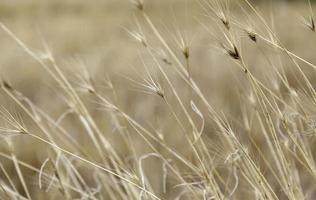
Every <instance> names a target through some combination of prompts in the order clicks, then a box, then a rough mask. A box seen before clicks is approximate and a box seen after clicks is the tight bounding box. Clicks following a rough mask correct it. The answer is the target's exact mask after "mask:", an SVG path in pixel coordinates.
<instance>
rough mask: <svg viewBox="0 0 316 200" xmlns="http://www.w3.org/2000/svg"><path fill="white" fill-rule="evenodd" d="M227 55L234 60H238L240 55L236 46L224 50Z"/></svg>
mask: <svg viewBox="0 0 316 200" xmlns="http://www.w3.org/2000/svg"><path fill="white" fill-rule="evenodd" d="M226 51H227V54H228V55H229V56H230V57H232V58H233V59H235V60H240V54H239V51H238V49H237V47H236V46H234V48H233V50H232V49H226Z"/></svg>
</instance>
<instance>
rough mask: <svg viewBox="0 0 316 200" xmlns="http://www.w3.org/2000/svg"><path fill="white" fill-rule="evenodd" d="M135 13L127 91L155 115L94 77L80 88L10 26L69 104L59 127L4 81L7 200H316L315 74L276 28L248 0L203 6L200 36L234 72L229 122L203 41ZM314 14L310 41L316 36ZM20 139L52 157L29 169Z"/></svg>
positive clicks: (203, 2)
mask: <svg viewBox="0 0 316 200" xmlns="http://www.w3.org/2000/svg"><path fill="white" fill-rule="evenodd" d="M132 3H133V5H134V6H135V12H136V14H135V16H136V17H135V19H136V20H135V22H136V23H135V26H134V27H133V28H131V29H130V28H124V30H125V31H126V33H127V34H129V35H130V36H131V38H133V39H134V40H136V41H137V42H139V44H140V48H141V49H142V53H141V55H140V56H139V59H140V60H141V67H135V73H136V74H137V78H131V77H128V78H126V77H125V78H126V79H127V80H128V81H127V84H125V85H124V86H123V87H124V88H131V87H133V88H134V89H136V90H137V91H136V92H139V91H140V92H142V93H145V94H141V95H147V96H150V98H147V99H146V100H145V102H147V104H146V105H145V103H144V101H143V102H141V103H139V104H141V105H135V103H134V104H131V105H127V106H126V105H121V104H122V101H121V100H120V99H119V98H120V94H119V93H120V91H119V89H117V87H116V85H115V84H114V83H113V81H112V79H111V78H106V81H104V82H101V83H96V81H95V80H94V77H92V76H91V75H90V74H89V70H87V69H85V68H81V69H80V70H78V71H76V72H75V76H69V75H68V74H67V73H65V71H64V70H63V68H62V67H60V64H59V62H58V61H56V59H55V57H54V55H53V53H52V52H51V50H50V48H49V46H48V45H47V44H46V43H45V42H43V50H42V52H41V53H38V52H35V51H34V50H32V48H30V47H28V46H27V45H26V44H25V43H24V42H23V41H21V40H20V39H19V37H17V36H16V35H15V34H14V33H13V32H12V31H11V30H10V29H9V28H8V27H7V26H6V25H4V24H1V29H2V30H3V31H4V32H5V33H6V34H7V35H8V36H10V37H11V38H12V39H13V40H14V41H15V42H16V43H17V44H18V45H19V46H20V48H22V49H23V50H24V51H25V52H26V53H27V54H28V55H29V56H30V57H31V58H33V59H34V60H35V61H36V62H37V63H38V64H39V66H41V67H42V68H43V69H44V71H45V72H46V73H48V74H49V76H50V77H51V78H52V79H53V80H54V82H55V84H56V85H57V86H56V88H58V90H57V92H58V95H59V97H60V98H61V99H62V100H63V102H64V104H63V105H61V108H62V112H61V113H59V115H58V116H57V117H56V116H51V114H50V113H49V112H47V110H45V109H43V108H42V107H40V106H38V105H36V103H34V102H33V101H32V99H30V98H29V97H27V95H25V94H24V93H23V91H19V90H18V89H16V88H15V86H14V84H11V83H10V82H8V81H7V80H6V78H5V76H4V75H3V76H2V77H1V78H2V79H1V93H2V94H1V95H2V96H1V97H2V98H6V99H7V101H10V105H11V106H10V108H11V107H13V108H14V109H9V108H8V107H6V106H2V107H1V112H0V114H1V126H0V133H1V138H2V140H1V142H2V143H1V144H2V146H3V147H4V148H3V149H1V152H0V156H1V160H0V161H1V163H0V171H1V179H0V195H1V199H177V200H182V199H204V200H211V199H216V200H224V199H225V200H228V199H256V200H273V199H291V200H300V199H314V198H315V197H316V194H315V192H316V191H315V190H316V183H315V178H316V164H315V161H314V153H313V151H314V150H315V148H314V147H313V145H314V139H313V138H314V134H316V133H315V121H314V120H315V117H314V113H315V111H316V110H315V105H316V92H315V88H314V86H313V84H314V83H313V80H312V78H313V76H312V75H311V73H313V70H315V68H316V66H315V65H314V64H312V63H311V62H309V61H308V60H306V59H304V58H302V57H300V56H299V55H298V54H296V53H293V52H291V51H290V50H289V49H287V47H286V45H284V44H283V42H282V38H280V37H279V35H278V34H277V31H276V30H275V24H277V22H273V16H272V17H271V19H270V18H269V20H267V19H266V17H265V16H264V15H262V14H261V12H260V11H259V10H258V9H257V8H255V7H254V5H253V4H251V2H250V1H248V0H240V1H230V2H229V1H225V0H200V1H198V3H199V4H200V7H201V13H202V15H199V16H198V20H197V24H198V26H199V27H201V30H202V31H204V32H205V35H207V39H209V40H210V45H209V47H210V48H211V51H212V53H214V52H215V53H218V56H220V58H221V61H222V62H225V63H227V65H229V67H228V70H231V72H233V73H232V74H233V75H231V76H232V77H233V78H231V80H230V84H229V86H226V87H230V88H232V89H228V90H229V91H231V94H228V96H226V97H225V98H228V99H229V101H227V100H225V99H222V101H223V102H228V103H230V104H234V106H233V107H234V110H233V109H232V110H230V108H231V107H232V106H229V105H227V107H228V108H227V111H226V112H225V111H223V110H222V109H217V108H216V107H215V106H214V102H213V101H212V99H214V98H216V97H214V96H212V95H209V92H208V90H209V87H208V84H210V80H209V78H208V77H212V76H213V75H214V74H213V75H212V76H211V75H208V76H207V75H203V74H202V73H198V72H197V70H198V69H200V68H199V67H198V66H195V65H194V63H195V62H194V59H197V58H194V57H195V56H197V57H198V55H197V54H196V53H194V51H197V50H196V49H192V46H193V45H194V44H193V43H194V42H195V41H200V42H201V41H202V40H198V39H195V40H192V38H190V37H189V36H188V34H186V31H182V30H181V29H177V30H176V31H175V33H169V32H165V31H163V28H161V29H160V28H158V26H157V25H156V23H154V22H153V20H152V18H151V16H150V12H149V11H148V10H147V7H146V5H147V3H149V1H148V2H144V1H142V0H133V1H132ZM306 5H307V6H306V10H308V12H306V13H308V14H307V16H305V17H306V18H305V19H304V21H303V22H304V23H302V24H303V25H304V26H305V28H302V31H311V32H315V24H314V17H313V12H312V5H311V4H310V3H307V4H306ZM187 9H188V8H187ZM205 21H211V22H212V23H210V24H211V25H210V24H209V23H207V22H205ZM280 23H281V22H280ZM302 27H303V26H302ZM195 37H200V35H196V36H195ZM201 37H202V36H201ZM173 44H175V45H173ZM201 48H202V47H201ZM249 49H250V50H249ZM253 49H256V51H255V52H251V51H254V50H253ZM208 53H209V52H208ZM251 59H252V60H256V62H252V64H251V66H250V64H249V63H250V61H249V60H251ZM148 60H150V61H148ZM227 61H228V62H227ZM259 61H260V62H261V64H259ZM148 63H150V64H148ZM262 63H264V64H262ZM217 64H218V63H212V65H217ZM256 64H258V65H256ZM219 65H220V64H219ZM207 66H208V65H207ZM230 68H233V69H230ZM258 68H263V69H258ZM219 72H220V71H214V72H212V73H219ZM215 76H216V74H215ZM204 78H206V79H207V80H201V79H204ZM226 78H227V77H226ZM234 78H235V79H234ZM204 83H206V84H204ZM100 85H101V86H100ZM217 87H220V86H219V85H217ZM104 88H106V92H105V91H104V90H105V89H104ZM222 89H225V90H226V89H227V88H224V87H222ZM129 95H131V96H133V95H134V94H129ZM128 98H133V97H129V96H128ZM143 98H145V97H143ZM149 101H150V103H148V102H149ZM91 102H92V103H91ZM50 103H54V102H50ZM12 105H14V106H12ZM130 106H135V107H136V108H135V109H127V108H128V107H130ZM151 107H154V108H151ZM126 110H127V111H126ZM146 110H150V112H151V115H150V116H151V117H148V116H147V115H148V114H147V111H146ZM132 111H133V112H132ZM139 116H142V117H139ZM144 116H145V117H144ZM146 116H147V117H146ZM103 118H104V119H103ZM156 118H159V119H156ZM149 119H150V120H159V122H160V123H156V122H153V121H149ZM104 120H105V121H106V120H111V121H112V122H113V124H114V125H112V126H110V125H108V124H107V125H104V124H103V123H104V122H103V121H104ZM65 121H67V123H66V122H65ZM113 127H114V128H113ZM78 131H80V132H82V133H83V136H80V137H79V136H78V135H76V134H75V132H78ZM113 132H115V134H114V135H113V134H111V133H113ZM17 137H18V138H21V137H23V140H24V141H26V140H32V141H33V142H34V143H41V144H44V145H42V146H41V149H37V150H36V151H40V152H43V154H44V155H45V158H44V159H43V160H41V161H40V162H41V164H40V165H37V166H33V165H32V164H30V163H28V162H27V161H28V160H27V159H19V158H18V155H17V151H24V150H25V149H27V148H29V147H28V146H27V145H21V144H20V145H17V144H16V142H15V140H16V138H17ZM118 141H119V142H118ZM29 144H30V143H29ZM43 148H44V149H43ZM29 174H32V176H31V177H29V176H30V175H29ZM34 177H35V178H34Z"/></svg>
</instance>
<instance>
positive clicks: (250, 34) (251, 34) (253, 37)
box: [246, 30, 257, 42]
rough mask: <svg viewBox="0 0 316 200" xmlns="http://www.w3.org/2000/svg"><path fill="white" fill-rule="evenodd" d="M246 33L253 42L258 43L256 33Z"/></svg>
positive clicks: (248, 31)
mask: <svg viewBox="0 0 316 200" xmlns="http://www.w3.org/2000/svg"><path fill="white" fill-rule="evenodd" d="M246 33H247V35H248V37H249V38H250V39H251V40H252V41H254V42H257V34H256V33H255V32H253V31H250V30H246Z"/></svg>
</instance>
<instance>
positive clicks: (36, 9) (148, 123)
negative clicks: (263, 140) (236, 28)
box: [0, 0, 316, 199]
mask: <svg viewBox="0 0 316 200" xmlns="http://www.w3.org/2000/svg"><path fill="white" fill-rule="evenodd" d="M266 2H269V3H266ZM255 5H256V6H257V7H259V8H260V10H261V11H262V13H263V14H264V16H265V17H266V19H269V22H270V23H271V25H272V26H273V27H274V28H275V31H276V33H277V34H278V35H279V36H280V38H281V40H282V42H283V44H284V45H285V46H286V47H287V48H288V49H289V50H290V51H292V52H294V53H296V54H298V55H299V56H301V57H303V58H305V59H306V60H308V61H310V62H312V63H316V56H315V51H316V45H315V44H316V37H315V33H313V32H311V31H309V30H308V29H307V28H306V27H305V26H304V25H303V23H302V22H301V21H300V20H301V18H300V17H308V16H305V14H306V13H307V11H308V7H307V4H306V2H305V1H295V2H288V1H264V2H263V1H261V2H260V1H258V2H256V3H255ZM188 8H189V9H188ZM146 9H147V10H148V13H149V16H150V17H151V18H152V19H153V21H154V22H155V24H156V25H157V27H158V29H159V30H160V31H161V33H162V34H163V35H164V36H165V38H167V40H168V42H169V44H170V45H171V47H172V48H173V49H174V50H175V51H176V52H178V53H177V55H179V57H181V53H180V51H179V49H177V48H178V47H177V45H176V43H175V41H174V40H173V39H172V38H173V37H171V36H170V35H172V34H174V33H175V32H176V31H178V30H180V31H182V32H186V33H187V34H188V35H189V38H192V46H191V48H190V52H191V57H192V60H191V61H190V62H191V64H190V65H191V66H192V77H193V78H194V79H195V80H196V82H197V83H198V85H199V86H200V88H202V89H201V90H202V91H203V92H204V94H205V95H206V97H207V99H208V100H209V102H210V103H211V104H212V105H213V106H214V108H215V109H216V110H217V111H219V112H222V113H224V114H226V115H227V116H228V118H229V119H230V120H231V121H234V120H236V119H237V121H238V120H240V121H242V119H241V114H240V109H241V106H240V104H241V101H246V100H247V97H248V96H249V95H250V94H249V93H247V90H244V91H241V89H240V88H247V87H248V86H247V84H246V79H245V78H244V77H243V73H242V72H240V70H239V69H238V68H237V67H235V63H234V62H232V61H231V60H230V59H229V58H228V57H226V56H225V55H222V53H221V52H218V51H216V49H215V50H214V48H213V44H214V39H213V38H212V36H211V35H210V34H209V33H208V32H207V30H205V28H204V27H203V26H201V24H202V23H203V24H206V25H207V26H209V27H216V26H215V25H214V23H215V22H214V21H212V20H208V19H207V18H205V17H204V16H203V11H202V9H201V7H200V5H199V4H198V3H197V1H194V0H192V1H189V0H188V1H186V0H173V1H170V0H148V1H146ZM233 10H234V8H233ZM232 12H234V11H232ZM234 14H235V16H241V17H243V13H238V12H237V13H234ZM138 18H139V16H138V14H137V12H135V9H134V8H133V6H132V5H131V4H130V2H129V1H128V0H103V1H101V0H89V1H85V0H68V1H64V0H44V1H43V0H25V1H21V0H2V1H0V21H1V22H3V23H4V24H5V25H6V26H7V27H8V28H9V29H10V30H11V31H12V32H13V33H14V34H15V35H16V36H17V37H19V38H20V39H21V40H22V41H23V42H25V43H26V44H27V45H28V46H29V47H30V48H31V49H32V50H34V51H35V52H38V54H39V55H40V54H41V53H42V49H43V46H42V41H45V42H47V44H48V45H49V47H50V48H51V50H52V52H53V54H54V56H55V59H56V61H57V63H58V64H59V65H60V66H61V68H62V69H63V70H64V71H65V72H66V74H67V75H69V77H70V79H71V77H74V76H75V74H76V71H78V70H81V68H80V67H81V66H82V65H85V67H86V68H87V69H88V71H89V73H90V74H91V76H92V77H93V78H94V82H95V83H96V86H97V87H99V88H100V90H102V93H103V94H104V95H106V96H109V97H110V99H114V97H113V94H112V91H111V89H109V86H108V85H107V84H106V83H107V82H106V81H107V80H111V81H112V82H113V86H114V88H115V91H116V92H117V95H118V98H117V99H118V105H120V108H121V109H122V110H124V111H125V112H127V113H129V114H131V115H132V116H133V117H134V118H135V119H136V120H137V121H138V122H139V123H141V124H143V125H144V126H145V127H148V128H149V129H153V130H158V131H157V132H161V133H162V134H164V138H165V140H166V142H167V143H168V144H170V145H172V146H173V147H174V148H175V149H178V150H179V151H180V152H182V154H183V155H185V154H186V153H187V152H186V149H185V143H184V142H183V140H182V138H181V137H182V136H181V134H180V133H179V132H180V130H179V127H175V126H174V122H173V121H172V120H166V119H171V118H172V117H171V114H170V113H168V111H167V109H166V108H164V107H163V106H162V102H161V101H160V100H157V99H156V98H155V97H153V96H150V95H146V94H143V93H142V92H139V91H138V90H137V89H135V87H134V86H133V82H131V81H130V80H129V78H132V79H135V80H137V78H138V77H137V72H135V69H136V71H143V69H144V68H143V66H142V60H144V62H146V63H148V65H149V66H152V65H154V64H153V62H152V61H151V57H150V55H148V54H147V52H146V50H144V49H143V48H142V46H141V45H140V44H138V43H137V42H135V41H134V40H133V38H132V37H130V35H128V33H127V31H126V30H133V29H134V28H135V19H138ZM140 22H141V19H140ZM144 29H145V32H146V33H148V40H149V41H150V42H151V43H152V44H153V46H155V47H158V48H159V47H161V46H160V44H159V43H158V42H157V41H156V40H155V39H154V38H153V37H151V36H152V33H150V31H147V29H146V27H144ZM214 29H215V31H216V28H214ZM263 34H264V33H263ZM241 35H243V33H241ZM245 38H246V35H245V34H244V36H243V37H242V38H241V40H246V39H245ZM307 38H308V39H307ZM243 45H244V46H245V48H244V51H245V52H244V54H245V60H247V64H248V65H249V66H250V68H251V70H252V71H253V73H254V74H255V75H258V77H259V79H260V80H262V81H263V82H264V83H266V84H267V85H268V86H269V87H273V84H274V83H273V80H274V78H273V76H274V74H273V73H271V76H270V75H269V74H268V73H267V74H266V75H265V76H264V77H262V76H260V74H262V72H266V71H267V68H268V69H269V64H268V63H267V62H266V60H265V59H264V57H258V56H255V55H257V54H261V53H262V54H263V55H267V56H271V55H273V54H275V52H276V51H275V50H274V49H273V48H271V47H270V46H267V45H266V44H264V43H261V42H260V41H259V42H258V45H254V44H253V43H251V42H250V41H245V42H244V43H243ZM280 57H281V60H282V61H280V62H281V64H282V65H283V66H284V67H285V68H286V69H287V70H286V72H287V73H288V76H289V77H292V79H290V80H291V81H292V82H293V84H292V85H293V88H295V87H299V86H298V85H297V80H296V71H295V70H293V69H292V68H293V67H292V64H291V61H289V60H288V59H282V58H286V55H283V54H280ZM276 60H277V59H276ZM182 61H184V60H182ZM277 62H279V61H275V63H277ZM278 64H279V63H278ZM302 66H303V69H304V71H305V72H306V73H307V74H308V77H309V78H311V82H312V83H314V84H316V80H315V79H313V78H315V72H313V71H311V70H310V68H308V67H306V66H305V65H304V64H302ZM166 70H167V72H168V73H169V74H170V76H172V77H174V79H173V81H174V84H175V86H176V88H177V89H179V91H183V92H181V93H180V94H181V97H183V99H187V98H188V96H189V95H190V94H189V92H188V91H187V89H186V88H185V87H184V86H183V85H184V83H183V81H182V80H180V78H178V77H176V75H175V74H174V71H173V70H172V69H168V68H167V69H166ZM153 71H155V70H153ZM0 76H1V78H4V79H5V80H7V81H8V82H10V83H11V84H12V85H13V86H14V88H15V89H17V90H18V91H21V92H22V93H23V94H24V95H25V96H27V97H28V98H29V99H30V100H32V101H33V102H34V103H35V104H36V105H38V106H39V107H40V108H41V109H43V110H45V112H47V113H49V114H50V115H51V117H52V118H53V119H57V118H58V117H59V116H60V115H61V114H62V113H63V112H64V111H65V110H66V109H67V104H66V103H65V102H64V99H63V97H62V96H61V95H59V92H58V91H59V90H61V88H59V87H58V86H56V85H57V84H56V83H55V82H54V81H53V80H52V79H51V77H50V76H49V75H48V74H47V73H46V72H45V71H44V70H43V69H42V68H41V67H40V66H39V65H38V63H36V62H35V61H34V60H33V59H32V58H30V56H28V55H27V54H26V53H25V52H24V51H23V50H22V49H21V48H20V47H19V46H18V45H17V44H16V42H15V41H14V40H12V38H10V37H9V36H8V35H7V34H6V33H5V32H4V31H3V30H0ZM126 77H129V78H126ZM73 83H74V84H76V82H75V81H74V82H73ZM166 93H167V94H170V93H171V92H170V91H168V89H166ZM82 97H83V99H84V100H85V103H86V104H87V106H88V107H89V108H90V110H91V113H92V115H93V116H94V117H95V119H96V121H97V123H98V125H99V126H100V127H101V128H102V130H103V131H104V133H105V134H106V135H107V137H108V138H110V141H111V142H112V143H113V146H115V147H117V149H119V150H120V153H121V154H122V155H125V157H126V159H128V156H129V152H128V151H127V150H126V149H125V148H124V143H123V142H122V137H124V136H121V135H120V134H119V133H118V132H119V131H118V130H117V129H118V128H120V127H116V122H115V119H113V117H112V116H111V115H110V114H107V113H103V112H101V111H100V108H99V107H98V105H97V104H96V100H95V99H93V98H91V96H89V94H85V93H84V94H82ZM0 101H1V104H2V106H4V107H6V108H8V110H11V111H13V112H16V113H20V112H21V111H20V109H19V108H17V106H16V105H15V104H14V103H13V102H12V100H10V98H8V97H7V96H6V95H5V94H1V95H0ZM196 101H198V100H196ZM170 102H171V104H172V105H173V107H174V109H175V110H181V109H180V108H179V106H178V105H177V103H176V101H175V100H174V99H170ZM185 104H186V106H187V107H190V102H189V101H186V102H185ZM197 104H198V102H197ZM201 110H203V113H204V112H205V108H203V107H201ZM21 118H22V119H23V122H24V123H25V124H26V125H27V126H29V127H30V129H31V130H34V132H37V131H38V130H37V128H35V127H33V126H32V124H31V122H30V120H29V119H28V118H27V117H25V116H24V115H23V114H21ZM236 124H238V123H236ZM62 125H63V126H64V127H65V128H66V129H67V130H69V131H70V132H71V134H72V135H73V136H74V138H78V142H79V143H80V144H81V145H84V146H85V148H86V149H87V151H88V152H93V151H94V146H93V144H91V142H89V141H88V138H87V136H86V134H85V132H84V131H83V129H82V127H80V125H78V122H77V120H76V119H75V117H74V116H71V115H70V116H69V117H67V119H65V121H63V122H62ZM235 128H236V129H239V128H238V126H237V125H236V127H235ZM213 131H214V130H213V126H212V124H211V123H209V124H206V129H205V134H206V135H208V136H210V137H212V136H213V135H214V132H213ZM134 139H135V141H136V144H138V145H136V149H137V151H138V153H139V155H141V154H144V153H146V152H148V151H149V148H148V147H147V146H145V145H143V143H142V139H141V138H139V137H138V136H135V138H134ZM137 141H138V142H137ZM13 143H14V146H15V147H16V148H15V149H14V151H15V153H16V154H17V157H18V158H19V159H20V160H23V161H25V162H27V163H29V164H31V165H33V166H35V167H40V165H41V163H42V162H43V160H44V159H45V158H46V156H47V152H49V151H50V150H49V148H48V147H47V145H45V144H42V143H40V142H38V141H36V140H33V139H29V138H27V136H21V137H13ZM61 144H62V143H61ZM0 151H1V152H7V148H6V146H5V145H1V147H0ZM161 151H162V152H163V151H164V150H163V149H162V150H161ZM91 154H93V153H91ZM1 163H2V164H4V165H5V167H6V168H7V169H11V173H12V174H13V177H15V180H17V178H16V174H15V172H14V169H13V167H12V163H11V162H10V161H8V160H7V159H4V158H2V159H1ZM158 163H159V162H158ZM149 168H150V169H156V168H159V167H157V166H156V165H155V162H153V163H151V166H150V167H149ZM83 171H84V170H83ZM25 173H26V174H27V176H26V177H25V178H26V179H27V180H29V181H30V182H31V183H34V184H33V185H34V187H33V188H31V191H32V195H34V196H36V195H37V198H35V199H41V198H44V197H45V195H46V194H44V192H39V190H38V189H37V187H36V184H35V182H36V178H35V177H36V173H34V172H30V171H27V170H25ZM14 174H15V175H14ZM83 174H84V175H85V176H87V179H89V172H88V171H87V173H83ZM153 179H154V181H156V182H159V175H157V176H153ZM17 182H18V181H17ZM31 185H32V184H31ZM159 189H160V190H161V188H158V189H157V190H159ZM41 195H42V196H41ZM51 198H52V199H54V198H53V197H51Z"/></svg>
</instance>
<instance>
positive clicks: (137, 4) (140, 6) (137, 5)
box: [132, 0, 144, 11]
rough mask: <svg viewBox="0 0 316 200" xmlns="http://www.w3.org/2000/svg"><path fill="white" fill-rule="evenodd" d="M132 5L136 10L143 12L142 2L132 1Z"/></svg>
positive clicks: (141, 0) (140, 0)
mask: <svg viewBox="0 0 316 200" xmlns="http://www.w3.org/2000/svg"><path fill="white" fill-rule="evenodd" d="M132 3H133V4H134V5H135V7H136V8H137V9H138V10H140V11H143V10H144V0H132Z"/></svg>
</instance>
